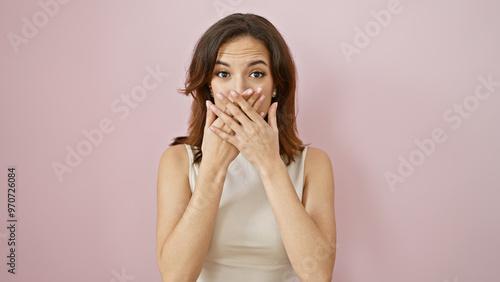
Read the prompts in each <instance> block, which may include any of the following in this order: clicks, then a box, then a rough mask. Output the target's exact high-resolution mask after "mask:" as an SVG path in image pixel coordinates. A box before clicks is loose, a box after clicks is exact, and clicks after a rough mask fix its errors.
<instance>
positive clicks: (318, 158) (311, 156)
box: [304, 146, 331, 181]
mask: <svg viewBox="0 0 500 282" xmlns="http://www.w3.org/2000/svg"><path fill="white" fill-rule="evenodd" d="M330 167H331V160H330V156H328V154H327V153H326V152H325V151H323V150H322V149H320V148H316V147H312V146H307V153H306V157H305V161H304V176H305V177H304V181H307V177H308V176H309V175H311V174H313V173H315V172H319V171H324V169H325V168H328V169H331V168H330Z"/></svg>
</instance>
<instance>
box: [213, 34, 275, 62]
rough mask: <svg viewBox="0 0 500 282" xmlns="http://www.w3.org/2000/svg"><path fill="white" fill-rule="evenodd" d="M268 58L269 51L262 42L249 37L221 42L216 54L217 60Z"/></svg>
mask: <svg viewBox="0 0 500 282" xmlns="http://www.w3.org/2000/svg"><path fill="white" fill-rule="evenodd" d="M257 58H258V59H262V60H269V52H268V51H267V48H266V46H265V45H264V44H262V42H260V41H259V40H257V39H254V38H251V37H243V38H238V39H235V40H232V41H229V42H226V43H224V44H222V45H221V46H220V48H219V52H218V54H217V59H219V60H224V59H226V60H234V59H236V60H244V59H248V60H253V59H257Z"/></svg>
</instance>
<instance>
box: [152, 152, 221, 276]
mask: <svg viewBox="0 0 500 282" xmlns="http://www.w3.org/2000/svg"><path fill="white" fill-rule="evenodd" d="M188 173H189V159H188V155H187V151H186V148H185V145H183V144H182V145H176V146H173V147H170V148H168V149H167V150H165V152H164V153H163V155H162V157H161V160H160V165H159V170H158V218H157V231H156V240H157V241H156V248H157V263H158V268H159V270H160V273H161V276H162V278H163V281H176V282H177V281H196V279H197V278H198V276H199V274H200V272H201V269H202V267H203V263H204V261H205V257H206V254H207V251H208V246H209V244H210V238H211V236H212V232H213V228H214V224H215V218H216V215H217V211H218V209H219V202H220V197H221V194H222V188H223V185H224V180H225V178H226V173H227V167H226V166H221V165H218V166H216V165H212V164H211V163H208V160H205V158H203V160H202V161H201V163H200V167H199V172H198V177H197V180H196V186H195V189H194V192H193V193H192V195H191V191H190V188H189V178H188V177H189V176H188Z"/></svg>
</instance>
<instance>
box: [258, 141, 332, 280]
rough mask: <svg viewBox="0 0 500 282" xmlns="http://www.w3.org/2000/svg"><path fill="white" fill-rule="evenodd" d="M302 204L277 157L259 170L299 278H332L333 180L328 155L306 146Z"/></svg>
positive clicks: (281, 162)
mask: <svg viewBox="0 0 500 282" xmlns="http://www.w3.org/2000/svg"><path fill="white" fill-rule="evenodd" d="M306 165H307V166H308V171H309V174H308V175H307V178H306V182H305V187H304V195H303V202H304V204H302V203H301V202H300V200H299V198H298V196H297V193H296V192H295V189H294V187H293V184H292V182H291V180H290V176H289V175H288V171H287V169H286V166H285V164H284V163H283V161H282V160H281V159H279V160H276V161H274V162H269V163H267V164H265V165H262V166H261V167H259V168H257V169H258V170H259V173H260V176H261V178H262V182H263V184H264V188H265V190H266V194H267V197H268V199H269V203H270V204H271V208H272V210H273V213H274V217H275V218H276V222H277V224H278V228H279V230H280V234H281V238H282V240H283V244H284V246H285V249H286V251H287V254H288V257H289V259H290V262H291V263H292V266H293V268H294V270H295V272H296V273H297V275H298V276H299V278H300V280H301V281H315V282H321V281H328V282H330V281H331V279H332V273H333V267H334V264H335V254H336V249H335V246H336V230H335V215H334V181H333V171H332V166H331V162H330V158H329V157H328V155H327V154H326V153H324V152H323V151H321V150H319V149H316V148H313V147H309V148H308V151H307V156H306Z"/></svg>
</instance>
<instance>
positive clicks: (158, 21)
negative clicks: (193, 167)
mask: <svg viewBox="0 0 500 282" xmlns="http://www.w3.org/2000/svg"><path fill="white" fill-rule="evenodd" d="M40 2H41V3H47V2H53V1H49V0H41V1H40ZM60 2H61V3H62V2H63V1H60ZM53 3H58V2H53ZM220 3H225V4H222V5H226V8H227V9H226V10H225V11H218V10H217V9H216V8H215V6H214V4H215V5H221V4H220ZM57 5H58V7H59V8H58V9H59V10H58V11H57V10H55V5H52V6H51V7H50V8H51V9H52V11H53V12H52V17H50V16H46V18H44V15H47V12H44V9H43V8H42V6H41V5H40V4H39V3H38V1H33V0H32V1H5V0H3V1H1V3H0V27H1V32H0V34H2V36H3V37H2V38H3V39H2V40H0V50H1V51H0V56H1V75H0V81H1V86H2V90H1V91H2V94H1V95H2V99H1V102H0V130H1V131H0V134H1V149H0V182H1V185H0V187H2V191H1V192H0V220H1V221H0V222H1V223H0V241H1V242H0V254H1V258H0V262H1V263H0V265H1V266H0V281H110V282H113V281H161V278H160V275H159V272H158V269H157V266H156V257H155V227H156V226H155V225H156V176H157V168H158V161H159V158H160V155H161V153H162V152H163V150H165V149H166V148H167V147H168V143H169V142H170V140H171V139H172V138H174V137H176V136H179V135H183V134H185V132H186V129H187V120H188V115H189V105H190V102H191V100H190V99H189V98H187V97H184V96H182V95H180V94H178V93H177V92H176V89H178V88H181V87H183V82H184V77H185V71H186V69H187V67H188V63H189V59H190V55H191V52H192V50H193V47H194V44H195V43H196V41H197V39H198V38H199V37H200V36H201V34H202V33H203V32H204V31H205V30H206V29H207V28H208V27H209V26H210V25H211V24H213V23H214V22H215V21H217V20H218V19H219V18H220V17H222V16H224V15H226V14H228V13H229V12H253V13H257V14H260V15H262V16H264V17H266V18H267V19H269V20H270V21H271V22H272V23H273V24H275V25H276V27H277V28H278V29H279V30H280V31H281V32H282V34H283V35H284V37H285V39H286V40H287V42H288V44H289V45H290V47H291V49H292V52H293V55H294V58H295V60H296V64H297V68H298V75H299V84H298V98H297V99H298V104H299V109H298V128H299V133H300V137H301V138H302V140H303V141H304V142H311V143H312V144H311V146H315V147H318V148H321V149H323V150H325V151H326V152H327V153H328V154H329V155H330V157H331V159H332V163H333V167H334V175H335V184H336V202H335V204H336V217H337V230H338V243H339V245H338V249H337V261H336V265H335V271H334V279H333V281H356V282H357V281H370V282H378V281H380V282H382V281H383V282H399V281H406V282H444V281H450V282H451V281H453V282H458V281H460V282H466V281H475V282H478V281H479V282H481V281H488V282H489V281H497V280H498V277H500V264H499V262H500V243H499V240H498V238H500V226H499V222H500V209H499V207H498V199H499V196H500V192H499V188H500V187H499V183H500V173H499V171H498V170H499V168H500V147H499V145H498V144H500V130H499V125H500V111H499V107H500V97H499V96H500V86H499V85H494V83H497V84H498V82H500V64H499V63H500V52H498V50H500V36H499V33H498V28H499V27H500V17H499V14H498V12H499V11H500V2H498V1H494V0H481V1H472V0H470V1H451V0H444V1H410V0H404V1H400V2H399V4H398V2H397V1H396V2H395V1H390V0H389V1H388V0H384V1H366V0H365V1H362V0H357V1H352V0H350V1H347V0H344V1H333V2H332V1H315V2H311V1H297V0H292V1H284V0H282V1H264V0H254V1H247V0H220V1H211V0H210V1H159V0H152V1H131V0H124V1H68V3H66V4H57ZM388 7H390V8H388ZM388 9H390V10H391V11H392V12H386V13H385V14H384V12H382V13H379V11H381V10H388ZM54 11H56V12H54ZM370 11H374V12H376V13H370ZM44 13H45V14H44ZM387 13H391V15H392V16H391V18H390V21H389V20H388V18H387V17H386V18H385V22H384V21H383V20H381V23H383V25H382V24H381V23H377V22H376V16H374V14H376V15H380V16H378V17H379V20H380V19H384V18H383V17H382V15H387ZM34 16H35V19H33V17H34ZM23 18H26V19H27V21H29V22H31V23H32V24H33V22H34V21H37V23H38V24H39V25H40V27H38V31H37V32H34V31H33V30H31V34H30V33H29V32H28V33H27V34H28V35H29V36H31V38H25V40H26V42H27V43H26V44H25V43H21V44H20V45H19V46H17V47H15V45H13V44H11V40H10V39H9V38H10V37H9V34H10V36H12V33H15V34H17V36H23V33H22V30H23V26H24V25H26V23H25V21H23ZM44 20H45V22H44ZM35 27H36V26H35ZM377 27H378V28H379V29H377ZM365 28H368V29H369V30H368V33H370V34H371V36H372V37H366V38H364V39H365V41H364V42H363V40H362V39H363V37H362V36H361V35H359V32H357V30H365ZM25 29H27V28H25ZM364 32H365V33H366V31H364ZM367 38H368V40H369V41H367V40H366V39H367ZM356 39H357V40H356ZM343 42H344V43H343ZM346 44H349V45H351V46H353V48H358V50H357V53H353V54H352V55H350V56H347V55H345V54H344V53H343V52H342V51H341V45H346ZM356 44H357V45H356ZM356 46H357V47H356ZM16 49H17V52H16ZM148 66H149V67H150V68H152V69H155V68H156V67H158V68H159V70H160V71H162V72H165V73H168V74H169V75H168V76H166V75H165V77H164V78H163V80H162V81H161V82H159V83H158V84H157V87H156V88H155V89H153V90H151V91H148V92H147V96H145V97H142V100H141V101H140V102H138V103H136V104H134V106H135V108H133V109H130V107H129V106H125V105H126V104H125V103H123V102H121V101H120V96H121V95H130V93H131V92H132V91H136V90H137V89H139V88H137V86H141V85H142V81H143V79H144V78H145V77H146V76H147V75H148V72H147V71H146V68H147V67H148ZM480 76H481V77H483V78H485V79H486V80H487V79H488V76H490V79H491V80H493V81H494V83H493V85H494V86H489V87H490V88H491V89H490V90H488V88H486V87H485V86H480V85H482V84H481V83H480V80H478V77H480ZM150 82H151V83H153V82H154V80H151V81H150ZM476 88H478V89H479V90H478V91H479V92H478V93H480V94H479V95H483V96H481V97H483V98H482V99H481V100H480V99H478V98H475V97H474V96H473V95H474V93H475V91H476ZM488 91H489V92H491V93H492V94H491V95H490V96H489V97H486V98H485V95H487V93H488ZM136 94H137V93H136ZM117 99H118V100H117ZM112 105H115V107H116V106H120V107H122V108H121V109H122V111H118V110H117V109H116V108H115V109H114V110H113V108H112ZM461 105H463V106H461ZM123 107H128V108H129V109H130V112H129V114H128V115H126V114H125V113H124V112H123V111H124V108H123ZM454 107H464V109H465V110H464V113H462V115H460V114H459V112H458V110H457V109H458V108H454ZM443 115H444V116H445V117H443ZM446 116H447V118H446ZM465 116H467V117H465ZM103 119H108V122H109V123H110V124H109V125H110V126H113V128H114V129H113V130H112V131H111V132H108V133H103V137H102V140H100V141H99V142H96V144H97V145H92V147H91V148H90V149H89V148H88V147H85V144H87V145H88V144H91V143H89V141H85V140H87V138H86V137H85V136H84V135H83V133H82V131H83V130H87V131H91V130H92V129H95V128H98V127H99V123H100V122H101V120H103ZM459 120H460V122H461V123H459ZM434 130H437V131H439V130H441V132H442V136H441V139H439V138H437V139H436V140H441V142H440V143H438V142H437V141H431V139H432V138H433V133H432V132H433V131H434ZM96 136H97V135H96ZM415 139H418V140H420V141H422V140H424V139H429V140H427V141H425V142H427V143H426V144H427V147H426V148H427V151H428V152H427V153H428V154H424V153H425V152H423V150H424V149H419V147H418V146H417V145H416V143H415ZM443 139H444V141H443ZM430 142H432V144H434V145H432V144H431V143H430ZM78 144H80V146H81V148H80V149H81V150H84V152H86V153H88V155H86V156H84V157H82V160H81V162H80V164H78V165H75V167H74V168H72V169H73V171H72V172H71V173H65V174H63V175H62V181H59V180H58V177H57V176H56V174H55V172H54V170H53V168H52V163H53V162H59V163H61V164H65V163H66V161H65V158H66V155H67V154H68V151H67V149H66V147H67V146H69V147H71V148H72V149H75V148H77V146H78ZM85 150H86V151H85ZM419 150H420V152H419ZM400 156H401V157H400ZM410 158H412V159H411V160H412V162H413V163H414V164H413V165H411V163H410V165H411V166H413V172H412V173H410V172H408V174H405V175H406V176H404V177H403V176H401V174H400V173H399V172H398V166H401V163H404V162H405V161H408V160H409V159H410ZM401 159H404V160H405V161H402V160H401ZM9 166H15V167H16V168H17V172H18V174H17V184H18V189H17V190H16V217H17V219H18V222H17V229H16V235H17V236H16V240H17V245H16V247H17V249H16V259H17V261H16V262H17V265H16V272H17V274H16V275H11V274H9V273H7V265H6V263H7V258H6V256H7V239H8V236H9V234H8V230H7V229H6V227H7V225H8V224H7V221H6V220H7V168H8V167H9ZM401 169H403V170H404V169H406V170H407V171H408V170H409V168H408V167H406V168H401ZM407 171H406V172H407ZM388 173H389V174H390V173H392V174H393V176H394V175H400V176H399V177H400V178H399V180H400V181H399V182H396V183H395V184H394V185H392V188H391V185H390V183H389V182H388V181H387V180H386V174H388ZM402 173H403V174H404V173H405V171H402ZM410 174H411V175H410ZM401 180H404V182H402V181H401Z"/></svg>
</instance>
